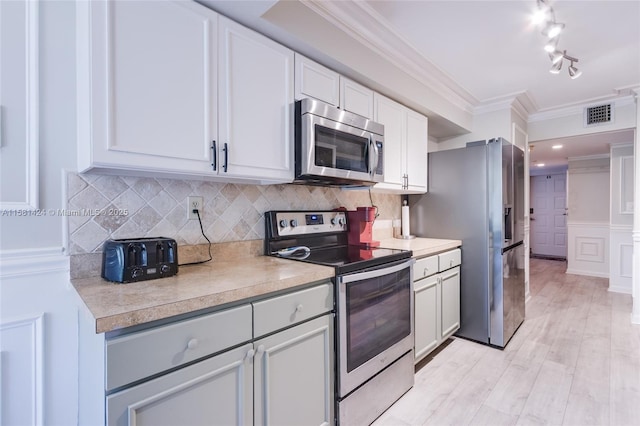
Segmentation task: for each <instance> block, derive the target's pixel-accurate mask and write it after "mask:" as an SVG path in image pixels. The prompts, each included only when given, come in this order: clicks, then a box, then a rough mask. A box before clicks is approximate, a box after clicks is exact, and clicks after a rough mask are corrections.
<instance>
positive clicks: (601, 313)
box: [374, 259, 640, 426]
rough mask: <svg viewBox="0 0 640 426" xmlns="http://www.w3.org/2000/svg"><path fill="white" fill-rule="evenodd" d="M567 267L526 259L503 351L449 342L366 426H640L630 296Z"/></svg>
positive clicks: (637, 329) (639, 361) (639, 331)
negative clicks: (517, 317) (520, 297)
mask: <svg viewBox="0 0 640 426" xmlns="http://www.w3.org/2000/svg"><path fill="white" fill-rule="evenodd" d="M565 270H566V263H565V262H559V261H554V260H542V259H531V278H530V291H531V299H530V300H529V302H528V303H527V307H526V319H525V322H524V323H523V324H522V326H521V327H520V329H519V330H518V331H517V332H516V334H515V335H514V337H513V338H512V340H511V341H510V342H509V344H508V345H507V348H506V349H505V350H499V349H495V348H491V347H488V346H484V345H481V344H478V343H474V342H470V341H467V340H464V339H459V338H454V339H453V340H452V341H451V342H450V343H449V344H448V345H447V346H446V347H445V348H444V349H442V350H441V351H439V352H438V353H437V354H436V355H435V356H433V359H431V361H429V362H428V363H426V364H425V365H424V366H423V367H422V368H421V369H419V371H418V372H417V373H416V380H415V385H414V387H413V388H412V389H411V390H410V391H409V392H407V393H406V394H405V395H404V396H403V397H402V398H401V399H400V400H399V401H397V402H396V403H395V404H394V405H393V406H392V407H391V408H390V409H389V410H387V411H386V412H385V413H384V414H383V415H382V416H381V417H380V418H379V419H378V420H377V421H376V422H375V423H374V425H375V426H389V425H394V426H402V425H423V424H427V425H467V424H473V425H525V424H535V425H541V424H554V425H560V424H562V425H576V426H577V425H580V426H582V425H640V325H632V324H631V323H630V312H631V295H626V294H618V293H610V292H608V291H607V286H608V280H607V279H603V278H592V277H584V276H579V275H568V274H565V272H564V271H565Z"/></svg>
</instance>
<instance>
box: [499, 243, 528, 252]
mask: <svg viewBox="0 0 640 426" xmlns="http://www.w3.org/2000/svg"><path fill="white" fill-rule="evenodd" d="M523 244H524V241H518V242H517V243H514V244H511V245H510V246H507V247H504V248H503V249H502V254H505V253H506V252H508V251H509V250H512V249H514V248H516V247H518V246H521V245H523Z"/></svg>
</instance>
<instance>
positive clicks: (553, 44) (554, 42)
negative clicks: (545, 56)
mask: <svg viewBox="0 0 640 426" xmlns="http://www.w3.org/2000/svg"><path fill="white" fill-rule="evenodd" d="M557 49H558V39H557V38H552V39H549V41H547V44H545V45H544V51H545V52H548V53H553V52H555V51H556V50H557Z"/></svg>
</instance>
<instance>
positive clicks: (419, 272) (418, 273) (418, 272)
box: [413, 256, 438, 281]
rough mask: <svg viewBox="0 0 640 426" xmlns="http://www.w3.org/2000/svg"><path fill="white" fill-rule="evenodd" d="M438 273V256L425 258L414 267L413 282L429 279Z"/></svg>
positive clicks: (417, 261) (419, 260)
mask: <svg viewBox="0 0 640 426" xmlns="http://www.w3.org/2000/svg"><path fill="white" fill-rule="evenodd" d="M437 272H438V256H430V257H423V258H422V259H418V260H416V263H415V265H413V280H414V281H418V280H419V279H422V278H425V277H428V276H429V275H433V274H435V273H437Z"/></svg>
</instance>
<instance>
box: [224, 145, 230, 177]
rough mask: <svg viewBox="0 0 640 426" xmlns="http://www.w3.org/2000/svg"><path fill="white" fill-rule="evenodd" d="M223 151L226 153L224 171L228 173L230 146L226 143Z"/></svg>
mask: <svg viewBox="0 0 640 426" xmlns="http://www.w3.org/2000/svg"><path fill="white" fill-rule="evenodd" d="M222 150H223V151H224V164H223V165H222V171H223V172H225V173H226V172H227V164H228V163H229V145H227V143H226V142H225V143H224V146H223V147H222Z"/></svg>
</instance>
